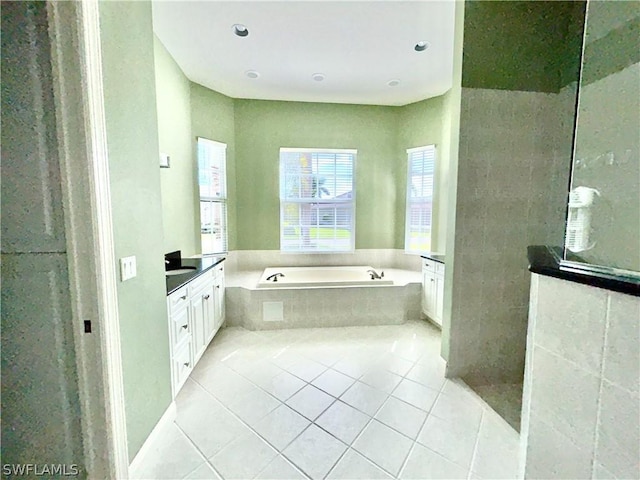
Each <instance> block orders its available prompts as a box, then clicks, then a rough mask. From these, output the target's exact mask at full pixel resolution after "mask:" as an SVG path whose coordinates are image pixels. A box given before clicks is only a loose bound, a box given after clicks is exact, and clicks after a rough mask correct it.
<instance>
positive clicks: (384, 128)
mask: <svg viewBox="0 0 640 480" xmlns="http://www.w3.org/2000/svg"><path fill="white" fill-rule="evenodd" d="M397 122H398V110H397V108H394V107H380V106H366V105H338V104H320V103H300V102H277V101H262V100H236V102H235V131H236V175H235V183H236V190H237V233H236V235H237V242H236V248H237V249H238V250H262V249H264V250H279V249H280V235H279V219H280V209H279V208H280V203H279V190H278V168H279V163H278V161H279V149H280V147H310V148H353V149H357V150H358V155H357V159H356V248H394V247H395V246H396V238H397V235H396V229H397V228H398V219H397V218H396V201H397V198H398V197H397V192H396V183H397V175H398V174H399V171H400V170H401V168H399V167H400V165H401V163H400V162H401V157H400V156H399V155H398V151H397V148H396V142H397V138H396V125H397Z"/></svg>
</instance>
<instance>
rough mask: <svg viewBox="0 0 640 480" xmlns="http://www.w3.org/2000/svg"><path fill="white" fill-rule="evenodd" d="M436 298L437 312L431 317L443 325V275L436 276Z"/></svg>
mask: <svg viewBox="0 0 640 480" xmlns="http://www.w3.org/2000/svg"><path fill="white" fill-rule="evenodd" d="M434 280H435V281H434V292H433V294H434V300H435V312H434V316H433V317H431V318H432V320H433V321H434V322H436V323H437V324H438V325H440V326H442V316H443V311H444V277H443V276H442V275H436V276H435V278H434Z"/></svg>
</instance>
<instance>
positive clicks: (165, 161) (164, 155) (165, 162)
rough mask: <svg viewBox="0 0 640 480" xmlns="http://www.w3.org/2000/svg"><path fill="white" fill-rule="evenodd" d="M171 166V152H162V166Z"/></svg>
mask: <svg viewBox="0 0 640 480" xmlns="http://www.w3.org/2000/svg"><path fill="white" fill-rule="evenodd" d="M170 166H171V159H170V158H169V154H167V153H161V154H160V167H161V168H169V167H170Z"/></svg>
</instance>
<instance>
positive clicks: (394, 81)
mask: <svg viewBox="0 0 640 480" xmlns="http://www.w3.org/2000/svg"><path fill="white" fill-rule="evenodd" d="M387 85H389V86H390V87H397V86H398V85H400V80H389V81H388V82H387Z"/></svg>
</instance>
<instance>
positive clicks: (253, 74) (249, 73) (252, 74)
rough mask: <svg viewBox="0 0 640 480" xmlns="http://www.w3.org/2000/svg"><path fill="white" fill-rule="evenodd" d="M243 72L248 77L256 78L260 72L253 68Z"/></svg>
mask: <svg viewBox="0 0 640 480" xmlns="http://www.w3.org/2000/svg"><path fill="white" fill-rule="evenodd" d="M244 74H245V75H246V76H247V77H249V78H258V77H259V76H260V73H259V72H256V71H255V70H247V71H246V72H244Z"/></svg>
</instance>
